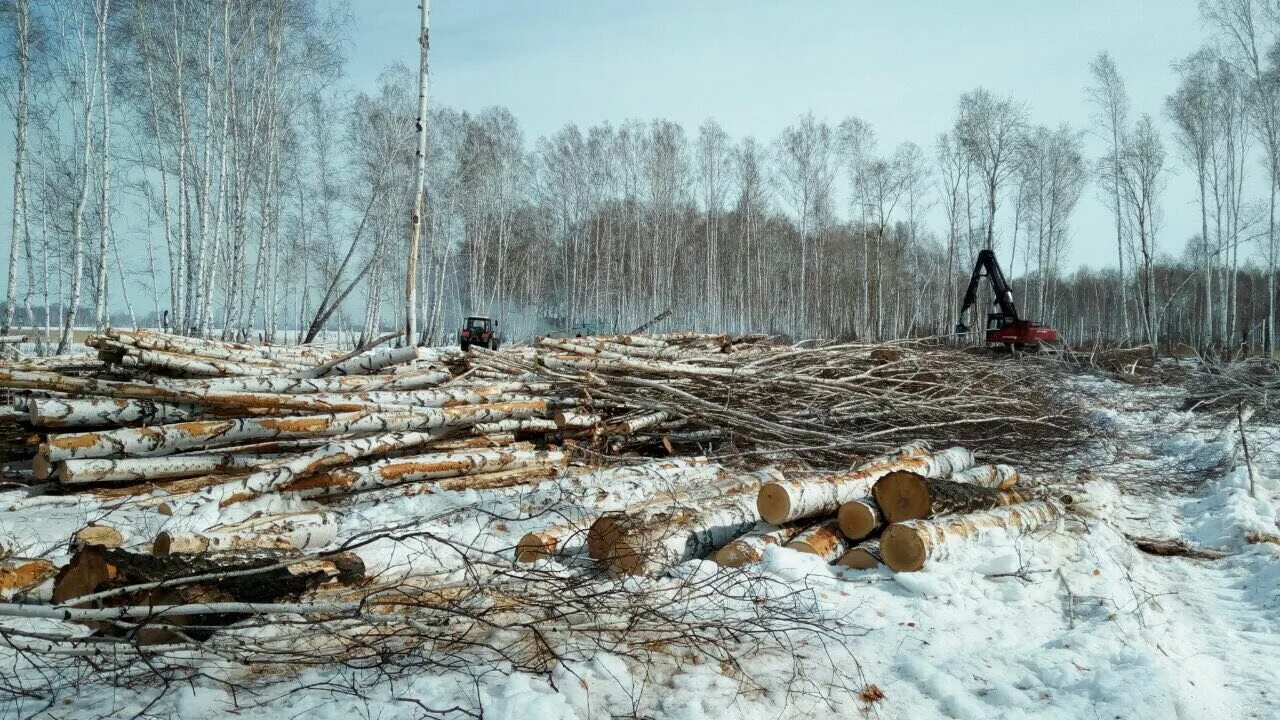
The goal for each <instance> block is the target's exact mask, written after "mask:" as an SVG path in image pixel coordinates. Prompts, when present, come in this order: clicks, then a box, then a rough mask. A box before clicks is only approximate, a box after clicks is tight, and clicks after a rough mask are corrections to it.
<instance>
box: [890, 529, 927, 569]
mask: <svg viewBox="0 0 1280 720" xmlns="http://www.w3.org/2000/svg"><path fill="white" fill-rule="evenodd" d="M927 555H928V547H927V546H926V545H925V542H924V539H923V538H922V537H921V536H920V532H919V531H918V530H917V529H916V528H913V527H907V526H905V525H890V526H889V527H888V528H887V529H886V530H885V531H884V534H883V535H881V536H880V557H881V558H883V559H884V564H885V565H888V566H889V568H890V569H891V570H893V571H894V572H915V571H917V570H920V569H922V568H923V567H924V562H925V559H926V557H927Z"/></svg>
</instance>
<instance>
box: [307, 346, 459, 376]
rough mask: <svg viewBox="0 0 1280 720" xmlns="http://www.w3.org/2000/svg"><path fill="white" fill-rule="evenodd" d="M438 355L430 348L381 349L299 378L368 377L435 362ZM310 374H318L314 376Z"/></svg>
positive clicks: (313, 371)
mask: <svg viewBox="0 0 1280 720" xmlns="http://www.w3.org/2000/svg"><path fill="white" fill-rule="evenodd" d="M436 357H437V355H436V353H435V352H434V351H433V350H431V349H430V348H424V347H418V346H416V345H406V346H405V347H398V348H394V347H380V348H374V349H373V350H370V351H368V352H366V353H363V354H360V355H357V356H355V357H353V358H350V359H349V360H344V361H342V362H340V363H338V364H336V365H333V366H330V367H328V368H321V369H317V370H311V371H308V372H306V373H302V374H300V375H299V377H323V376H327V375H368V374H370V373H375V372H377V371H379V370H382V369H383V368H386V367H390V366H392V365H400V364H402V363H410V362H414V361H417V360H433V359H435V358H436ZM310 373H316V374H314V375H312V374H310Z"/></svg>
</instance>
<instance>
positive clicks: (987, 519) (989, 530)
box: [880, 500, 1063, 572]
mask: <svg viewBox="0 0 1280 720" xmlns="http://www.w3.org/2000/svg"><path fill="white" fill-rule="evenodd" d="M1062 515H1063V509H1062V506H1061V505H1059V504H1058V503H1057V502H1055V501H1053V500H1035V501H1032V502H1026V503H1021V504H1019V505H1010V506H1009V507H1002V508H997V509H995V510H987V511H985V512H978V513H973V514H970V515H957V516H953V517H946V518H940V519H938V520H909V521H907V522H904V523H899V524H896V525H890V526H889V527H888V528H887V529H886V530H885V531H884V534H883V535H882V536H881V537H880V552H881V554H882V556H883V559H884V563H885V564H886V565H888V566H889V567H890V568H892V569H893V571H894V572H914V571H916V570H920V569H922V568H923V567H924V566H925V565H926V564H927V563H930V562H936V561H939V560H944V559H946V558H947V556H949V555H950V554H951V552H952V550H954V549H955V548H957V547H960V546H963V545H964V544H966V543H970V542H973V541H975V540H976V539H978V538H979V537H982V536H985V535H995V536H997V537H999V536H1003V537H1004V538H1005V539H1009V538H1010V537H1012V536H1017V535H1024V534H1026V533H1029V532H1032V531H1033V530H1035V529H1036V528H1039V527H1041V526H1043V525H1046V524H1048V523H1051V522H1053V521H1054V520H1056V519H1057V518H1059V517H1061V516H1062Z"/></svg>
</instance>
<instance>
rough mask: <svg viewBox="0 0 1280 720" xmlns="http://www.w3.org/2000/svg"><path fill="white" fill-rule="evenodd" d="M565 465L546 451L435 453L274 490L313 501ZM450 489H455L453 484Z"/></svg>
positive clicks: (561, 455) (346, 470)
mask: <svg viewBox="0 0 1280 720" xmlns="http://www.w3.org/2000/svg"><path fill="white" fill-rule="evenodd" d="M565 462H567V456H566V455H565V454H564V453H562V452H559V451H546V450H543V451H537V450H508V449H506V448H498V449H493V450H473V451H464V452H453V453H436V454H431V455H419V456H411V457H403V458H395V459H391V460H380V461H377V462H374V463H371V464H369V465H365V466H360V467H352V468H343V469H338V470H330V471H328V472H324V473H320V474H317V475H312V476H309V477H302V478H300V479H297V480H294V481H292V482H289V483H287V484H284V485H281V486H280V487H279V488H278V491H279V492H286V493H296V494H297V495H298V496H299V497H303V498H314V497H323V496H326V495H340V494H346V493H353V492H361V491H365V490H373V489H377V488H383V487H390V486H392V485H399V484H403V483H409V482H420V481H423V480H437V479H442V478H453V477H459V476H464V475H474V474H479V473H493V472H502V471H507V470H520V469H524V468H530V467H559V466H561V465H563V464H564V463H565ZM454 487H455V488H457V487H459V486H458V485H456V484H455V485H454Z"/></svg>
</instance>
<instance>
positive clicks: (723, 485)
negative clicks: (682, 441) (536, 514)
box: [585, 469, 780, 561]
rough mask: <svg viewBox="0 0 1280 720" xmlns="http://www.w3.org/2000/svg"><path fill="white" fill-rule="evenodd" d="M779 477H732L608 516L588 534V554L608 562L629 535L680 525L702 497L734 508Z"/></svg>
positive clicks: (759, 474) (764, 474)
mask: <svg viewBox="0 0 1280 720" xmlns="http://www.w3.org/2000/svg"><path fill="white" fill-rule="evenodd" d="M779 477H780V475H779V473H778V472H777V471H776V470H773V469H765V470H759V471H756V472H751V473H747V474H746V475H729V476H726V477H724V478H720V479H717V480H714V481H712V482H710V483H708V484H707V486H706V487H704V488H702V489H693V488H690V490H689V491H688V492H687V494H684V495H683V496H682V497H677V498H674V499H667V500H661V501H655V500H654V499H653V498H650V499H647V500H645V501H643V502H640V503H636V504H633V505H631V506H628V507H627V508H625V509H623V510H621V511H618V512H611V513H604V514H602V515H600V516H599V517H598V518H596V520H595V522H593V523H591V527H590V530H588V531H587V536H586V538H585V543H586V548H587V554H589V555H590V556H591V557H593V558H595V559H597V560H604V561H608V560H610V559H611V557H612V555H613V552H614V546H615V545H616V544H617V543H618V541H619V540H620V539H621V538H622V537H623V536H624V535H626V534H628V533H631V532H636V531H638V530H640V529H641V528H643V527H646V526H648V525H651V524H655V523H672V522H678V521H679V520H678V519H679V518H683V517H685V516H686V515H688V514H689V513H690V512H692V511H694V510H696V508H697V506H698V505H699V504H702V503H700V502H698V501H699V500H700V499H701V498H702V497H708V496H710V497H711V498H712V499H713V501H716V500H719V501H722V502H728V503H730V504H741V503H743V502H747V501H749V500H750V495H751V493H753V492H756V491H757V490H759V488H760V487H761V485H762V484H764V483H766V482H770V481H774V480H777V479H778V478H779Z"/></svg>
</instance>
